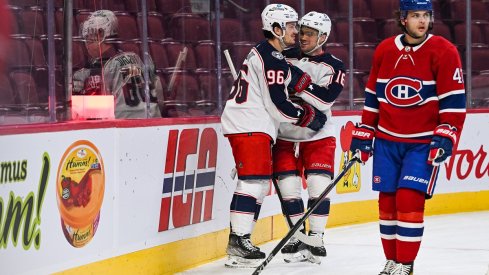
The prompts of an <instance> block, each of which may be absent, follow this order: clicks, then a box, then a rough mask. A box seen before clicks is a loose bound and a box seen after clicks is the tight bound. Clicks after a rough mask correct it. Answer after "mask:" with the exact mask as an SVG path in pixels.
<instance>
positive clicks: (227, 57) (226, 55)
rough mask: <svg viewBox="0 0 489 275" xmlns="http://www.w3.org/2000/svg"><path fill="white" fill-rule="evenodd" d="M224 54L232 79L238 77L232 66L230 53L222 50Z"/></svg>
mask: <svg viewBox="0 0 489 275" xmlns="http://www.w3.org/2000/svg"><path fill="white" fill-rule="evenodd" d="M224 56H225V57H226V61H227V62H228V65H229V69H230V70H231V74H232V75H233V79H234V80H236V78H238V73H236V68H235V67H234V64H233V60H232V59H231V55H230V54H229V51H228V50H227V49H226V50H224Z"/></svg>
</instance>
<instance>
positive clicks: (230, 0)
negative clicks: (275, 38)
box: [227, 0, 250, 13]
mask: <svg viewBox="0 0 489 275" xmlns="http://www.w3.org/2000/svg"><path fill="white" fill-rule="evenodd" d="M227 1H228V2H229V3H231V5H233V6H234V7H236V8H237V9H238V10H240V11H242V12H244V13H249V12H250V10H249V9H247V8H245V7H242V6H240V5H238V3H235V2H234V1H232V0H227Z"/></svg>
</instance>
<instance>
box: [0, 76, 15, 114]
mask: <svg viewBox="0 0 489 275" xmlns="http://www.w3.org/2000/svg"><path fill="white" fill-rule="evenodd" d="M13 104H15V98H14V92H13V90H12V86H11V85H10V80H9V78H8V76H7V75H5V74H0V110H4V109H5V108H7V109H8V108H10V107H12V105H13Z"/></svg>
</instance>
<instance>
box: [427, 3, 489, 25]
mask: <svg viewBox="0 0 489 275" xmlns="http://www.w3.org/2000/svg"><path fill="white" fill-rule="evenodd" d="M449 3H450V11H451V15H452V18H451V19H452V20H455V21H465V19H466V18H465V16H466V15H465V10H466V1H461V0H450V1H449ZM470 7H471V16H472V20H488V18H489V11H488V10H487V7H486V5H485V3H484V1H481V0H472V1H470ZM435 18H436V17H435Z"/></svg>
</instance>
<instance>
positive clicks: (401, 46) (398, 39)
mask: <svg viewBox="0 0 489 275" xmlns="http://www.w3.org/2000/svg"><path fill="white" fill-rule="evenodd" d="M403 35H404V34H399V35H398V36H396V38H395V39H394V43H396V46H397V49H398V50H399V51H402V50H403V49H404V48H405V47H406V45H404V44H403V43H402V40H401V39H402V37H403ZM431 37H433V35H432V34H428V37H426V39H425V40H424V41H423V42H421V43H420V44H419V45H416V46H414V47H412V50H413V52H415V51H417V50H418V49H420V48H421V46H423V45H424V44H425V43H426V41H428V40H430V38H431Z"/></svg>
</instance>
